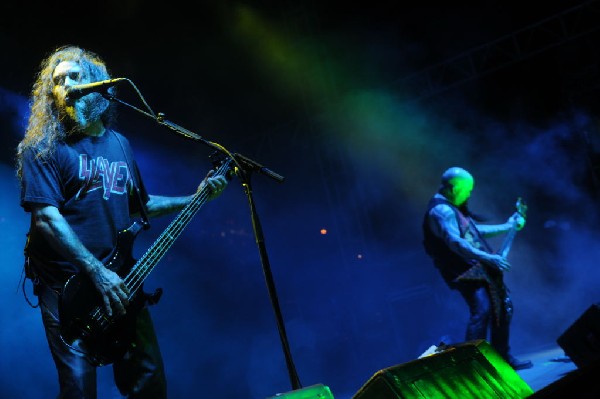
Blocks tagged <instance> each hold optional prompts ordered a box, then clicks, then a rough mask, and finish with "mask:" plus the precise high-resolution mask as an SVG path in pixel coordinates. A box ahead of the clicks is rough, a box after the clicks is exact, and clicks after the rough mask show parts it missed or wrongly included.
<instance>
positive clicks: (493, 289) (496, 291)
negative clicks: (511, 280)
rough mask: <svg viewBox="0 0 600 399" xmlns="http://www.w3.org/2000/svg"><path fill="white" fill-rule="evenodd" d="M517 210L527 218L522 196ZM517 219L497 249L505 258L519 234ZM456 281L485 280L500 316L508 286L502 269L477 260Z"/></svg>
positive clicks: (496, 312)
mask: <svg viewBox="0 0 600 399" xmlns="http://www.w3.org/2000/svg"><path fill="white" fill-rule="evenodd" d="M515 209H516V212H517V213H518V214H519V215H521V217H523V218H524V219H525V217H526V214H527V205H526V204H525V202H524V201H523V200H522V198H521V197H519V198H518V199H517V202H516V204H515ZM517 228H518V225H517V221H516V220H513V221H512V226H511V228H510V229H509V230H508V232H507V233H506V236H505V238H504V241H503V242H502V245H501V246H500V248H499V249H498V251H496V254H498V255H500V256H502V257H503V258H505V259H506V258H507V257H508V253H509V252H510V248H511V246H512V244H513V241H514V239H515V236H516V234H517ZM456 281H483V282H485V283H487V284H488V287H489V289H490V296H491V298H492V306H493V308H494V313H495V314H496V316H498V315H499V314H500V313H499V312H500V307H501V306H502V304H501V299H500V298H501V297H502V296H503V294H502V293H503V292H504V291H505V289H506V287H505V286H504V281H503V274H502V271H501V270H498V269H495V268H491V267H489V266H486V265H483V264H482V263H480V262H476V263H474V264H473V266H471V267H470V268H469V269H468V270H467V271H465V272H464V273H463V274H461V275H460V276H458V277H457V278H456Z"/></svg>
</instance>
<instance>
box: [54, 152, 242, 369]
mask: <svg viewBox="0 0 600 399" xmlns="http://www.w3.org/2000/svg"><path fill="white" fill-rule="evenodd" d="M231 163H232V159H231V158H227V159H226V160H225V161H224V162H219V165H217V166H216V170H215V172H214V174H213V176H225V177H226V178H227V179H228V180H229V179H230V178H231V175H232V173H233V170H232V168H231V166H230V165H231ZM209 194H210V188H209V187H208V186H206V187H204V188H203V189H202V190H199V191H198V192H196V194H194V196H193V198H192V200H191V201H190V203H188V204H187V205H186V206H185V207H184V208H183V209H182V210H181V211H180V212H179V214H178V215H177V216H176V217H175V219H173V221H172V222H171V224H169V226H168V227H167V228H166V229H165V230H164V231H163V233H162V234H161V235H160V236H159V237H158V238H157V239H156V241H155V242H154V243H153V244H152V245H151V246H150V248H149V249H148V250H147V251H146V253H145V254H144V255H143V256H142V257H141V258H140V259H139V260H138V261H137V262H136V261H135V259H133V257H132V250H133V242H134V240H135V237H136V236H137V235H138V233H139V232H140V230H141V229H142V227H143V224H142V223H141V222H140V221H136V222H134V223H133V224H132V225H131V226H130V227H129V228H127V229H125V230H122V231H120V232H119V234H118V236H117V245H116V246H115V249H114V250H113V251H112V253H111V255H110V256H109V257H108V261H106V262H104V264H105V266H106V267H107V268H109V269H111V270H112V271H114V272H116V273H117V274H118V275H119V276H120V277H121V278H122V279H123V281H124V282H125V285H126V286H127V288H128V289H129V305H128V306H127V307H126V314H125V315H122V316H117V315H114V314H113V316H111V317H109V316H108V315H107V314H106V313H105V311H104V307H103V306H102V303H103V302H102V297H101V295H100V293H99V292H98V290H97V289H96V288H95V286H94V285H93V283H92V281H91V280H90V279H89V277H88V276H87V275H86V274H85V273H78V274H75V275H73V276H72V277H71V278H70V279H69V280H68V281H67V282H66V284H65V286H64V287H63V290H62V293H61V296H60V300H59V309H58V310H59V319H60V324H61V338H62V340H63V341H64V342H65V343H66V344H67V345H69V346H70V347H71V348H73V349H74V350H76V351H78V352H80V353H84V354H85V355H87V357H88V359H89V360H90V361H91V362H92V363H93V364H95V365H96V366H102V365H107V364H110V363H113V362H114V361H116V360H118V359H120V358H121V357H122V356H123V355H124V354H125V352H126V351H127V348H128V346H129V344H130V343H131V340H132V338H133V334H134V332H135V325H134V324H135V319H136V316H137V315H138V313H139V311H140V310H142V308H143V307H144V305H145V304H146V303H147V302H149V303H151V304H152V303H153V302H152V300H151V299H149V295H148V294H146V293H145V292H144V290H143V283H144V281H145V280H146V278H147V277H148V276H149V274H150V272H151V271H152V270H153V269H154V267H155V266H156V264H157V263H158V262H159V261H160V260H161V259H162V257H163V256H164V255H165V253H166V252H167V250H168V249H169V248H170V247H171V246H172V245H173V243H174V242H175V240H176V239H177V238H178V237H179V236H180V235H181V233H182V232H183V230H184V229H185V227H187V225H188V224H189V223H190V221H191V220H192V218H193V217H194V216H195V215H196V213H197V212H198V211H199V210H200V208H201V207H202V206H203V205H204V204H205V203H206V201H207V200H208V198H209Z"/></svg>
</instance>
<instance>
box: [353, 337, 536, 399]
mask: <svg viewBox="0 0 600 399" xmlns="http://www.w3.org/2000/svg"><path fill="white" fill-rule="evenodd" d="M532 393H533V390H532V389H531V388H530V387H529V385H527V383H526V382H525V381H523V380H522V379H521V377H520V376H519V375H518V374H517V373H516V372H515V371H514V370H513V368H512V367H510V365H509V364H508V363H507V362H506V361H505V360H504V359H503V358H502V357H501V356H500V355H499V354H498V352H496V351H495V350H494V349H493V348H492V346H491V345H490V344H489V343H488V342H487V341H485V340H476V341H468V342H465V343H461V344H458V345H453V346H449V347H447V349H445V350H443V351H441V352H437V353H434V354H432V355H429V356H426V357H423V358H420V359H417V360H413V361H410V362H408V363H404V364H401V365H397V366H392V367H389V368H386V369H383V370H380V371H378V372H377V373H375V374H374V375H373V376H372V377H371V378H370V379H369V380H368V381H367V382H366V383H365V384H364V385H363V386H362V387H361V389H360V390H359V391H358V392H357V393H356V394H355V395H354V396H353V397H352V399H397V398H402V399H431V398H456V399H469V398H473V399H481V398H488V399H491V398H498V399H511V398H526V397H527V396H530V395H531V394H532Z"/></svg>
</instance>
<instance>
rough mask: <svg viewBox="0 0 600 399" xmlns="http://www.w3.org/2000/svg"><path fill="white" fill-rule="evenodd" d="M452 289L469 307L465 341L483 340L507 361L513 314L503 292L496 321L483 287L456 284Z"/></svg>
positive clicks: (506, 296) (507, 296)
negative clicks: (458, 293)
mask: <svg viewBox="0 0 600 399" xmlns="http://www.w3.org/2000/svg"><path fill="white" fill-rule="evenodd" d="M454 288H455V289H456V290H457V291H458V292H460V294H461V295H462V297H463V298H464V299H465V301H466V302H467V305H468V306H469V322H468V323H467V331H466V334H465V339H466V340H467V341H471V340H477V339H485V340H488V330H489V335H490V337H489V342H490V344H491V345H492V347H493V348H494V349H495V350H496V351H497V352H498V353H499V354H500V355H501V356H502V357H504V358H505V359H507V360H508V359H509V356H510V346H509V334H510V321H511V319H512V314H513V305H512V301H511V299H510V297H509V295H508V292H507V291H505V292H503V293H502V295H501V306H500V314H499V315H498V316H499V317H498V321H496V318H495V315H494V311H493V309H492V300H491V298H490V294H489V292H488V290H487V288H486V286H485V285H483V284H479V283H470V282H465V283H458V284H456V285H454Z"/></svg>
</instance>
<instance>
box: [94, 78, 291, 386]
mask: <svg viewBox="0 0 600 399" xmlns="http://www.w3.org/2000/svg"><path fill="white" fill-rule="evenodd" d="M130 83H132V85H133V82H130ZM133 86H134V88H135V89H136V91H137V92H138V94H140V93H139V91H138V90H137V87H135V85H133ZM101 94H102V96H103V97H105V98H107V99H108V100H110V101H116V102H118V103H120V104H123V105H125V106H127V107H129V108H132V109H134V110H136V111H138V112H140V113H142V114H144V115H146V116H148V117H150V118H152V119H154V120H155V121H156V122H158V123H159V124H160V125H163V126H166V127H168V128H169V129H171V130H173V131H174V132H175V133H177V134H179V135H181V136H183V137H184V138H186V139H190V140H194V141H199V142H201V143H203V144H205V145H207V146H209V147H211V148H213V149H215V150H216V151H218V152H221V153H224V154H225V155H226V156H227V157H230V158H232V159H233V161H234V163H235V164H236V166H237V171H236V175H237V176H238V177H239V178H240V180H241V182H242V187H243V188H244V192H245V194H246V197H247V198H248V204H249V206H250V216H251V219H252V228H253V230H254V237H255V240H256V245H257V246H258V251H259V255H260V260H261V264H262V269H263V275H264V278H265V282H266V284H267V289H268V291H269V298H270V300H271V306H272V307H273V311H274V312H275V320H276V322H277V329H278V331H279V339H280V341H281V345H282V348H283V353H284V355H285V361H286V365H287V369H288V374H289V378H290V383H291V386H292V389H293V390H297V389H300V388H302V385H301V383H300V379H299V377H298V373H297V371H296V367H295V366H294V361H293V359H292V353H291V351H290V347H289V343H288V339H287V334H286V331H285V324H284V322H283V316H282V313H281V308H280V306H279V299H278V297H277V290H276V288H275V282H274V280H273V275H272V273H271V266H270V263H269V258H268V255H267V250H266V246H265V240H264V235H263V231H262V226H261V223H260V220H259V218H258V212H257V211H256V206H255V204H254V198H253V196H252V184H251V177H252V172H258V173H261V174H263V175H265V176H267V177H269V178H271V179H273V180H275V181H277V182H278V183H281V182H283V180H284V178H283V176H281V175H279V174H277V173H275V172H273V171H272V170H270V169H268V168H266V167H265V166H263V165H261V164H259V163H258V162H256V161H253V160H252V159H250V158H247V157H245V156H243V155H242V154H239V153H234V154H232V153H230V152H229V151H228V150H227V149H226V148H225V147H223V146H221V145H220V144H218V143H215V142H212V141H209V140H206V139H204V138H202V137H201V136H199V135H198V134H196V133H194V132H191V131H189V130H187V129H185V128H183V127H181V126H179V125H177V124H175V123H173V122H171V121H169V120H167V119H165V114H163V113H160V112H159V113H158V115H155V114H154V112H153V111H152V110H151V109H150V107H149V106H148V104H146V102H145V101H144V100H143V97H142V96H141V94H140V97H142V101H143V102H144V104H146V106H147V107H148V109H150V111H151V112H146V111H144V110H142V109H139V108H137V107H135V106H133V105H131V104H128V103H126V102H125V101H122V100H120V99H118V98H116V97H115V96H113V95H111V94H109V93H108V92H104V93H101Z"/></svg>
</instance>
